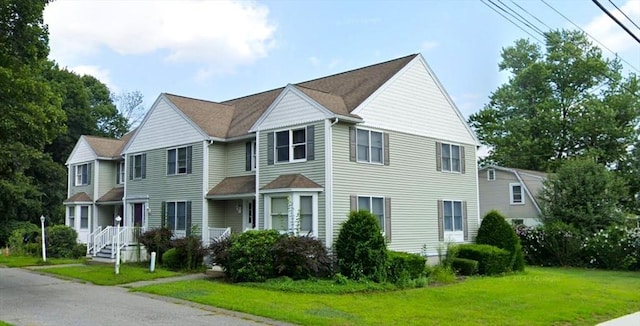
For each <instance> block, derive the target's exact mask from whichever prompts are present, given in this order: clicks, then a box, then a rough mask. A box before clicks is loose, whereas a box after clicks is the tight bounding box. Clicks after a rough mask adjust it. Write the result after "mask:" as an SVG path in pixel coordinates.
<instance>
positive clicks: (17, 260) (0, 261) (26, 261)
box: [0, 255, 85, 267]
mask: <svg viewBox="0 0 640 326" xmlns="http://www.w3.org/2000/svg"><path fill="white" fill-rule="evenodd" d="M84 261H85V260H84V259H61V258H47V261H46V262H44V261H42V257H34V256H5V255H0V265H4V266H7V267H26V266H39V265H60V264H79V263H83V262H84Z"/></svg>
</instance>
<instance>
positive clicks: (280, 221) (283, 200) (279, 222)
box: [270, 197, 290, 232]
mask: <svg viewBox="0 0 640 326" xmlns="http://www.w3.org/2000/svg"><path fill="white" fill-rule="evenodd" d="M270 207H271V212H270V215H271V228H272V229H274V230H278V231H280V232H287V231H289V227H290V226H289V198H288V197H271V205H270Z"/></svg>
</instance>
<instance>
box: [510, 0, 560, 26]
mask: <svg viewBox="0 0 640 326" xmlns="http://www.w3.org/2000/svg"><path fill="white" fill-rule="evenodd" d="M511 3H513V4H514V5H516V6H517V7H518V8H520V10H522V11H524V12H526V13H527V14H528V15H529V16H531V17H533V19H535V20H537V21H538V22H540V24H542V25H544V26H545V27H546V28H547V29H549V30H552V29H553V28H551V27H549V25H547V24H545V23H544V22H543V21H542V20H540V19H538V17H536V16H535V15H533V14H531V13H530V12H529V11H527V9H524V8H522V7H520V5H519V4H517V3H516V2H515V1H513V0H511Z"/></svg>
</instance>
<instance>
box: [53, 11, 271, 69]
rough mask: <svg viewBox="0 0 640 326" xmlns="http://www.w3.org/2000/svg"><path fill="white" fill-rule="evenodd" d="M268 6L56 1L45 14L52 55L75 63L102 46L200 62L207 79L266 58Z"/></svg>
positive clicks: (126, 52)
mask: <svg viewBox="0 0 640 326" xmlns="http://www.w3.org/2000/svg"><path fill="white" fill-rule="evenodd" d="M268 15H269V10H268V8H267V7H266V6H264V5H259V4H256V3H253V2H238V1H232V0H220V1H193V0H189V1H121V0H118V1H115V0H114V1H55V2H52V3H50V4H49V5H48V6H47V7H46V9H45V12H44V19H45V23H47V24H48V25H49V33H50V45H51V58H52V59H54V60H56V61H59V62H61V63H62V64H63V65H76V64H79V63H82V62H83V60H87V57H91V56H95V55H98V54H99V53H100V51H102V50H103V49H104V48H108V49H110V50H112V51H115V52H116V53H118V54H120V55H144V54H152V53H160V54H161V55H163V58H164V59H165V62H168V63H175V62H178V63H196V64H201V65H202V66H201V68H200V71H198V74H199V75H200V76H202V77H206V76H208V75H211V74H215V73H226V72H231V71H233V70H234V67H236V66H238V65H243V64H249V63H252V62H254V61H255V60H257V59H259V58H262V57H265V56H266V55H267V54H268V51H269V49H271V48H272V47H273V46H274V44H275V41H274V32H275V29H276V27H275V25H273V24H272V23H271V22H269V21H268Z"/></svg>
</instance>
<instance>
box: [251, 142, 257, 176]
mask: <svg viewBox="0 0 640 326" xmlns="http://www.w3.org/2000/svg"><path fill="white" fill-rule="evenodd" d="M257 163H258V146H257V144H256V141H255V140H254V141H252V142H251V171H255V170H256V164H257Z"/></svg>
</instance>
